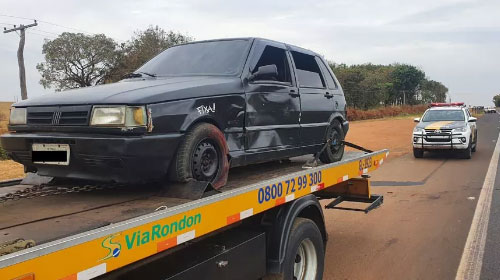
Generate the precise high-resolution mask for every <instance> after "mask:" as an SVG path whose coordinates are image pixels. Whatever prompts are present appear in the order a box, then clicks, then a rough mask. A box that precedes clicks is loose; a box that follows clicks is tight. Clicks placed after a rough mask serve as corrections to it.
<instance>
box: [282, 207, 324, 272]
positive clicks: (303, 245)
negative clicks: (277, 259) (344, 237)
mask: <svg viewBox="0 0 500 280" xmlns="http://www.w3.org/2000/svg"><path fill="white" fill-rule="evenodd" d="M324 261H325V248H324V243H323V238H322V235H321V232H320V231H319V229H318V226H317V225H316V224H315V223H314V222H313V221H312V220H310V219H305V218H300V217H297V218H295V221H294V222H293V226H292V229H291V232H290V236H289V239H288V245H287V249H286V253H285V259H284V261H283V268H284V269H283V270H284V271H283V275H282V276H283V277H282V279H297V280H306V279H307V280H309V279H311V280H312V279H323V269H324Z"/></svg>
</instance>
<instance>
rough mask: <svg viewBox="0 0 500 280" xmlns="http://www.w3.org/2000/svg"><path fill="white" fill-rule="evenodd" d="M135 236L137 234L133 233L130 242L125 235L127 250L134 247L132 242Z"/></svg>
mask: <svg viewBox="0 0 500 280" xmlns="http://www.w3.org/2000/svg"><path fill="white" fill-rule="evenodd" d="M136 235H137V232H134V234H132V240H130V238H129V236H128V234H127V235H125V242H127V249H132V247H134V240H135V236H136Z"/></svg>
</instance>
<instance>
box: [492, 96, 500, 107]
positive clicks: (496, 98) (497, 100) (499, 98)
mask: <svg viewBox="0 0 500 280" xmlns="http://www.w3.org/2000/svg"><path fill="white" fill-rule="evenodd" d="M493 103H495V107H500V94H497V95H495V96H494V97H493Z"/></svg>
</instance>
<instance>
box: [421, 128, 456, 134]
mask: <svg viewBox="0 0 500 280" xmlns="http://www.w3.org/2000/svg"><path fill="white" fill-rule="evenodd" d="M425 132H426V133H443V134H444V133H451V129H449V128H443V129H425Z"/></svg>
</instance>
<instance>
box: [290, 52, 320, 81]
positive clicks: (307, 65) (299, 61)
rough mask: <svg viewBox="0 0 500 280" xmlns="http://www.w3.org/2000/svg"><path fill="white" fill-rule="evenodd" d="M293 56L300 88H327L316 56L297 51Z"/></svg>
mask: <svg viewBox="0 0 500 280" xmlns="http://www.w3.org/2000/svg"><path fill="white" fill-rule="evenodd" d="M292 56H293V61H294V62H295V67H296V68H297V79H298V81H299V86H300V87H312V88H325V81H324V79H323V77H322V76H321V70H320V69H319V66H318V63H316V59H315V57H314V56H312V55H308V54H304V53H300V52H296V51H292Z"/></svg>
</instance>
